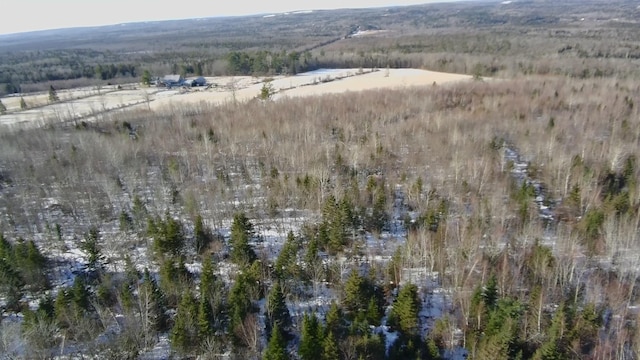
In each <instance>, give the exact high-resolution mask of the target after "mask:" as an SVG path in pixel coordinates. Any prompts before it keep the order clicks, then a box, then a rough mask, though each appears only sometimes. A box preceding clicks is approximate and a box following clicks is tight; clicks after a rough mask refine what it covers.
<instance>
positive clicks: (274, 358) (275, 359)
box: [262, 325, 289, 360]
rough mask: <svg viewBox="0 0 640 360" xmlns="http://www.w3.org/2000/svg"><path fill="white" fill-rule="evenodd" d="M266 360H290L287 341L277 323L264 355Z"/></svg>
mask: <svg viewBox="0 0 640 360" xmlns="http://www.w3.org/2000/svg"><path fill="white" fill-rule="evenodd" d="M262 358H263V359H264V360H288V359H289V354H288V353H287V342H286V340H285V338H284V335H283V334H282V330H281V329H280V328H279V327H278V325H276V326H275V327H274V328H273V331H272V332H271V337H270V338H269V344H268V345H267V349H266V350H265V352H264V356H263V357H262Z"/></svg>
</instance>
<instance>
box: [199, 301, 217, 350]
mask: <svg viewBox="0 0 640 360" xmlns="http://www.w3.org/2000/svg"><path fill="white" fill-rule="evenodd" d="M213 333H214V325H213V312H212V311H211V305H209V302H208V301H207V300H206V299H205V298H200V301H199V302H198V336H199V337H200V340H201V341H202V340H204V339H206V338H207V337H209V336H211V335H213Z"/></svg>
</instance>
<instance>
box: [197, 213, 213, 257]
mask: <svg viewBox="0 0 640 360" xmlns="http://www.w3.org/2000/svg"><path fill="white" fill-rule="evenodd" d="M193 233H194V237H195V246H196V252H198V253H199V254H200V253H202V251H204V250H205V249H206V248H207V246H209V243H210V242H211V234H210V233H209V231H208V230H207V229H206V228H205V226H204V223H203V221H202V216H201V215H200V214H198V215H197V216H196V220H195V221H194V229H193Z"/></svg>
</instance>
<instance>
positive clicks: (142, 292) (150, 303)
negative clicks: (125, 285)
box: [138, 269, 168, 336]
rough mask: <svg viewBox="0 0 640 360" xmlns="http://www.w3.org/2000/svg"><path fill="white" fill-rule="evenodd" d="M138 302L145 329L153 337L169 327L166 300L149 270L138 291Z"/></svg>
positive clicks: (145, 272)
mask: <svg viewBox="0 0 640 360" xmlns="http://www.w3.org/2000/svg"><path fill="white" fill-rule="evenodd" d="M138 302H139V304H140V305H139V308H140V314H141V317H142V323H143V327H144V328H145V329H147V332H150V334H149V335H151V336H153V335H154V334H155V333H156V332H159V331H164V330H165V329H166V327H167V320H168V319H167V315H166V300H165V297H164V294H162V291H160V288H159V287H158V284H157V283H156V281H155V279H154V278H153V277H152V276H151V274H150V273H149V270H148V269H145V270H144V275H143V277H142V283H141V284H140V287H139V289H138Z"/></svg>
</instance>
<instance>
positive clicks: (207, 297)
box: [200, 256, 226, 320]
mask: <svg viewBox="0 0 640 360" xmlns="http://www.w3.org/2000/svg"><path fill="white" fill-rule="evenodd" d="M225 298H226V294H225V288H224V283H223V282H222V280H220V279H219V278H218V277H217V276H216V275H215V270H214V265H213V262H212V261H211V257H209V256H207V257H205V259H204V261H203V262H202V274H201V276H200V299H202V300H204V301H206V302H207V303H208V304H209V308H210V310H211V313H212V314H211V315H212V317H213V318H212V319H213V320H215V319H216V318H217V317H219V316H220V315H221V314H222V313H223V311H224V299H225Z"/></svg>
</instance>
